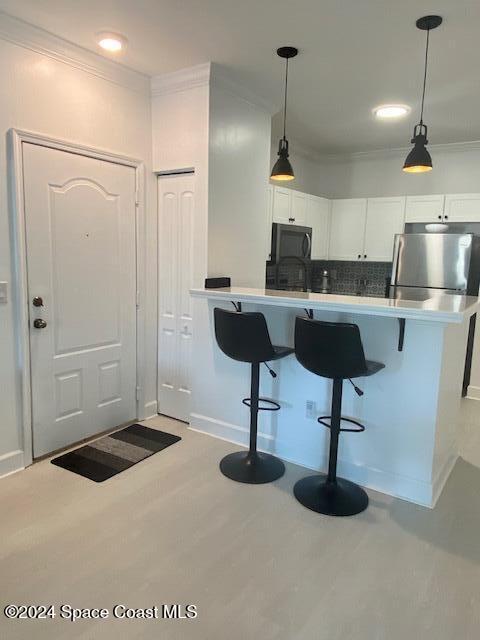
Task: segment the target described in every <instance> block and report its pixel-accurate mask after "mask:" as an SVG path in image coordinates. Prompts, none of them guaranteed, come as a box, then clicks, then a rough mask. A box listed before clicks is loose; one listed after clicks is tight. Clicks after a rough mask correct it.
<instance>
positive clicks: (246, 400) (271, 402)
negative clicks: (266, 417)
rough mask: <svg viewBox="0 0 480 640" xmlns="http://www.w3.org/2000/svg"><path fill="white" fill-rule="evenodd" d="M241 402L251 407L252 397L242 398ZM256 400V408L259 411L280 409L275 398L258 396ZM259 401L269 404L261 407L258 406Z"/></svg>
mask: <svg viewBox="0 0 480 640" xmlns="http://www.w3.org/2000/svg"><path fill="white" fill-rule="evenodd" d="M242 402H243V404H244V405H245V406H246V407H251V406H252V399H251V398H244V399H243V400H242ZM258 402H259V405H258V410H259V411H280V405H279V404H278V402H275V400H269V398H259V399H258ZM260 402H265V403H266V404H269V405H271V406H269V407H261V406H260Z"/></svg>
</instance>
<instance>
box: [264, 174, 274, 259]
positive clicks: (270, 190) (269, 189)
mask: <svg viewBox="0 0 480 640" xmlns="http://www.w3.org/2000/svg"><path fill="white" fill-rule="evenodd" d="M272 222H273V186H272V185H271V184H269V185H268V186H267V214H266V225H267V231H266V245H265V260H270V259H271V257H272V256H271V253H270V252H271V250H272Z"/></svg>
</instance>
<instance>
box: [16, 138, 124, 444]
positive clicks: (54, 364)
mask: <svg viewBox="0 0 480 640" xmlns="http://www.w3.org/2000/svg"><path fill="white" fill-rule="evenodd" d="M23 162H24V190H25V216H26V238H27V264H28V292H29V309H30V351H31V364H32V409H33V445H34V456H35V457H38V456H42V455H45V454H47V453H50V452H51V451H54V450H56V449H59V448H61V447H66V446H68V445H70V444H72V443H74V442H77V441H79V440H81V439H83V438H87V437H89V436H92V435H94V434H96V433H100V432H102V431H105V430H107V429H110V428H113V427H116V426H118V425H121V424H123V423H125V422H128V421H130V420H133V419H134V418H135V416H136V400H135V390H136V306H135V301H136V300H135V299H136V256H135V253H136V252H135V190H136V185H135V170H134V169H133V168H131V167H125V166H122V165H118V164H113V163H110V162H104V161H102V160H96V159H93V158H88V157H85V156H81V155H77V154H73V153H67V152H64V151H59V150H56V149H48V148H46V147H41V146H37V145H33V144H26V143H24V145H23ZM34 298H41V299H42V303H43V304H42V305H41V306H37V305H36V304H35V302H36V303H39V302H40V301H39V300H38V299H37V300H34ZM43 323H45V325H43Z"/></svg>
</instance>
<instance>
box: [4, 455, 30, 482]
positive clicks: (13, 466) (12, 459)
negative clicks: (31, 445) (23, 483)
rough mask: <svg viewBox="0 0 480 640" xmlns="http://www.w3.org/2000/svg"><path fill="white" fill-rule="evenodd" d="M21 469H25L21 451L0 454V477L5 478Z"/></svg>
mask: <svg viewBox="0 0 480 640" xmlns="http://www.w3.org/2000/svg"><path fill="white" fill-rule="evenodd" d="M22 469H25V461H24V457H23V451H20V450H18V451H11V452H10V453H6V454H5V455H3V456H0V478H5V477H6V476H9V475H11V474H12V473H16V472H17V471H22Z"/></svg>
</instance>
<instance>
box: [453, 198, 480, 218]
mask: <svg viewBox="0 0 480 640" xmlns="http://www.w3.org/2000/svg"><path fill="white" fill-rule="evenodd" d="M444 220H446V221H450V222H480V193H453V194H447V195H446V196H445V215H444Z"/></svg>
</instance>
